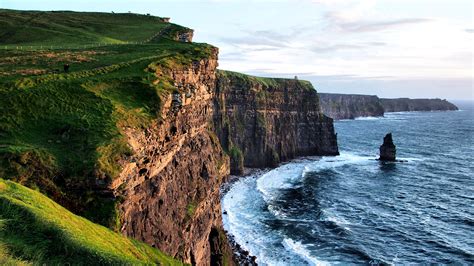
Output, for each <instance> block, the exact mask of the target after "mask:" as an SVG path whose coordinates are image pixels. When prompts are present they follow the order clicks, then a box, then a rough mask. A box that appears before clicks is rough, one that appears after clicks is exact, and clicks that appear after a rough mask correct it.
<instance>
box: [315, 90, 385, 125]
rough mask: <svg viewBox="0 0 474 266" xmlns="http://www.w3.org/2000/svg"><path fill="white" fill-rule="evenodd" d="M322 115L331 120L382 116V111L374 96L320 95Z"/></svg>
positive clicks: (378, 100)
mask: <svg viewBox="0 0 474 266" xmlns="http://www.w3.org/2000/svg"><path fill="white" fill-rule="evenodd" d="M319 97H320V100H321V107H322V110H323V113H324V114H325V115H327V116H329V117H331V118H333V119H336V120H339V119H354V118H356V117H367V116H383V114H384V109H383V106H382V104H381V103H380V99H379V98H378V97H377V96H375V95H357V94H336V93H320V94H319Z"/></svg>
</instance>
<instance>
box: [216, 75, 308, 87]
mask: <svg viewBox="0 0 474 266" xmlns="http://www.w3.org/2000/svg"><path fill="white" fill-rule="evenodd" d="M218 75H220V76H221V77H227V78H232V79H237V80H239V83H238V84H249V83H257V84H260V85H262V87H263V88H269V87H277V86H280V85H282V84H284V83H286V82H294V81H296V82H297V83H298V84H299V85H300V86H302V87H303V88H305V89H308V90H314V88H313V85H311V82H309V81H306V80H295V79H286V78H267V77H257V76H252V75H247V74H242V73H238V72H233V71H229V70H219V71H218Z"/></svg>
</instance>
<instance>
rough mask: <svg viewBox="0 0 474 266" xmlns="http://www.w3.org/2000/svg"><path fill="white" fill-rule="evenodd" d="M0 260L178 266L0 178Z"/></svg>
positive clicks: (158, 254)
mask: <svg viewBox="0 0 474 266" xmlns="http://www.w3.org/2000/svg"><path fill="white" fill-rule="evenodd" d="M0 243H1V245H0V264H3V263H7V262H9V263H13V264H17V263H19V262H23V263H27V262H32V263H34V264H42V263H45V264H77V263H78V262H80V263H81V264H85V265H113V264H115V265H117V264H121V265H125V264H128V265H137V264H162V265H181V263H179V262H178V261H175V260H173V259H172V258H170V257H168V256H166V255H164V254H163V253H161V252H160V251H158V250H157V249H154V248H152V247H150V246H148V245H146V244H144V243H140V242H138V241H136V240H132V239H129V238H126V237H124V236H122V235H120V234H118V233H115V232H113V231H111V230H110V229H107V228H105V227H103V226H100V225H97V224H94V223H92V222H90V221H88V220H86V219H85V218H82V217H80V216H77V215H74V214H72V213H71V212H69V211H68V210H66V209H65V208H63V207H61V206H60V205H59V204H57V203H55V202H54V201H52V200H51V199H49V198H47V197H46V196H44V195H43V194H41V193H39V192H38V191H34V190H32V189H29V188H26V187H24V186H22V185H20V184H17V183H15V182H12V181H5V180H3V179H0Z"/></svg>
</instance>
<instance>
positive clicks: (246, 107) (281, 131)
mask: <svg viewBox="0 0 474 266" xmlns="http://www.w3.org/2000/svg"><path fill="white" fill-rule="evenodd" d="M214 105H215V114H214V125H215V127H216V132H217V135H218V136H219V139H220V141H221V144H222V146H223V148H224V149H225V150H226V151H228V152H229V154H230V156H231V162H232V163H231V172H232V173H235V174H239V173H241V172H242V167H243V166H247V167H272V166H276V165H277V164H278V163H279V162H283V161H287V160H290V159H292V158H295V157H297V156H307V155H337V154H338V147H337V140H336V135H335V133H334V127H333V120H332V119H331V118H329V117H327V116H325V115H323V113H322V112H321V107H320V105H319V98H318V93H317V92H316V90H315V89H314V88H313V87H312V86H311V84H310V83H309V82H307V81H299V80H294V79H272V78H260V77H252V76H248V75H243V74H239V73H235V72H230V71H219V72H218V75H217V88H216V97H215V100H214Z"/></svg>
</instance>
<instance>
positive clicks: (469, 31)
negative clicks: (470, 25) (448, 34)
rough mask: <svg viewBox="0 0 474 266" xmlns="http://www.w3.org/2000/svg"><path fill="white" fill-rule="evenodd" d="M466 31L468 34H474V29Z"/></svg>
mask: <svg viewBox="0 0 474 266" xmlns="http://www.w3.org/2000/svg"><path fill="white" fill-rule="evenodd" d="M464 31H465V32H467V33H474V29H465V30H464Z"/></svg>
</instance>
